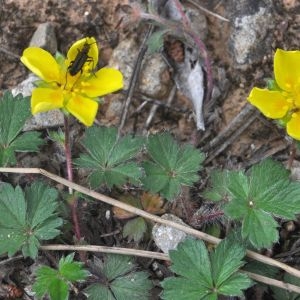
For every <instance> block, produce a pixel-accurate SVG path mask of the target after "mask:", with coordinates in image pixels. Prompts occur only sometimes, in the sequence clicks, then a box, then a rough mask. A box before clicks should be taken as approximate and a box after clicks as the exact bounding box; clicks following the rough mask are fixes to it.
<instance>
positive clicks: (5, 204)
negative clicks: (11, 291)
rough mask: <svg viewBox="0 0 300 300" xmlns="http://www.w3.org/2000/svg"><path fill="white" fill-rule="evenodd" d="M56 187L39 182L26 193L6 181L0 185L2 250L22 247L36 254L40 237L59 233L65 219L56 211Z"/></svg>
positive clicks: (33, 255)
mask: <svg viewBox="0 0 300 300" xmlns="http://www.w3.org/2000/svg"><path fill="white" fill-rule="evenodd" d="M56 198H57V191H56V190H55V189H52V188H48V187H47V186H46V185H44V184H42V183H40V182H37V183H34V184H32V185H31V186H30V187H27V188H26V190H25V194H24V193H23V191H22V189H21V188H20V187H16V188H15V189H14V188H13V187H12V186H11V185H10V184H7V183H3V184H1V185H0V254H2V253H5V252H7V253H8V255H9V256H12V255H13V254H14V253H15V252H16V251H18V250H22V253H23V255H24V256H25V257H27V256H30V257H32V258H35V257H36V255H37V251H38V247H39V245H40V241H42V240H49V239H52V238H54V237H56V236H57V235H58V234H59V233H60V231H59V229H58V227H60V226H61V225H62V219H61V218H58V217H57V216H56V214H55V209H56V206H57V202H56Z"/></svg>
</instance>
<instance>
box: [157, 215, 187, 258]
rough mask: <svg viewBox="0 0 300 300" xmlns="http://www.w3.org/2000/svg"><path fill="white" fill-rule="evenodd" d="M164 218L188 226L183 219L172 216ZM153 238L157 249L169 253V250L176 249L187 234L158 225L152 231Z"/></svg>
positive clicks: (164, 216)
mask: <svg viewBox="0 0 300 300" xmlns="http://www.w3.org/2000/svg"><path fill="white" fill-rule="evenodd" d="M162 218H163V219H166V220H170V221H173V222H176V223H179V224H183V225H186V224H185V223H184V222H183V221H182V220H181V219H179V218H178V217H176V216H174V215H172V214H164V215H163V216H162ZM152 236H153V239H154V242H155V244H156V245H157V247H158V248H160V249H161V250H162V251H163V252H164V253H168V252H169V250H174V249H176V248H177V245H178V244H179V243H180V242H182V241H183V240H184V239H185V238H186V236H187V234H186V233H185V232H183V231H180V230H178V229H175V228H173V227H170V226H166V225H163V224H156V225H154V227H153V229H152Z"/></svg>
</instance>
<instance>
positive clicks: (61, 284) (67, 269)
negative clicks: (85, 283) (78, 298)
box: [33, 253, 88, 300]
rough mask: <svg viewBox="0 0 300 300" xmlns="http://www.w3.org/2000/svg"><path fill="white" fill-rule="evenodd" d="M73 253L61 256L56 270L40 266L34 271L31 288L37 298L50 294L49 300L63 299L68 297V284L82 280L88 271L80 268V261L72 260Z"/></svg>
mask: <svg viewBox="0 0 300 300" xmlns="http://www.w3.org/2000/svg"><path fill="white" fill-rule="evenodd" d="M73 258H74V253H72V254H69V255H68V256H66V257H65V258H64V257H62V258H61V259H60V261H59V264H58V270H56V269H53V268H50V267H47V266H42V267H40V268H39V269H38V270H37V271H36V281H35V283H34V285H33V290H34V291H35V292H36V295H37V297H38V298H42V297H43V296H44V295H45V294H48V295H50V298H51V300H53V299H55V300H65V299H68V298H69V284H70V283H72V282H75V281H78V280H84V279H85V278H86V277H87V276H88V272H87V271H86V270H84V269H82V265H83V264H82V263H79V262H74V261H73Z"/></svg>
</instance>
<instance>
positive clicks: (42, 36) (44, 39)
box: [29, 22, 57, 54]
mask: <svg viewBox="0 0 300 300" xmlns="http://www.w3.org/2000/svg"><path fill="white" fill-rule="evenodd" d="M29 46H35V47H40V48H43V49H45V50H47V51H49V52H50V53H52V54H55V52H56V51H57V40H56V36H55V30H54V26H53V24H52V23H49V22H47V23H42V24H40V25H39V26H38V28H37V29H36V31H35V33H34V34H33V36H32V38H31V41H30V44H29Z"/></svg>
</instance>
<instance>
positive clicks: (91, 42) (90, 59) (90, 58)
mask: <svg viewBox="0 0 300 300" xmlns="http://www.w3.org/2000/svg"><path fill="white" fill-rule="evenodd" d="M85 45H88V47H89V50H88V53H87V61H86V62H85V64H84V66H83V68H82V71H84V70H85V68H87V69H88V70H89V71H91V70H93V69H94V68H95V67H96V66H97V64H98V57H99V50H98V46H97V42H96V40H95V38H93V37H87V38H83V39H81V40H79V41H77V42H75V43H74V44H73V45H72V46H71V48H70V49H69V51H68V53H67V59H66V65H67V67H69V68H70V67H71V66H72V64H73V62H74V60H75V58H76V56H77V55H78V53H79V52H81V51H82V49H83V47H85Z"/></svg>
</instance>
